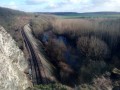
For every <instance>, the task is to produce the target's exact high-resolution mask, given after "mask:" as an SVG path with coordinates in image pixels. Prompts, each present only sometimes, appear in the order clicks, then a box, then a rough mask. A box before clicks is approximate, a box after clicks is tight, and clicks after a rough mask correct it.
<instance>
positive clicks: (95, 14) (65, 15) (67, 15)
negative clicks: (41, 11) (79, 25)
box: [52, 12, 120, 19]
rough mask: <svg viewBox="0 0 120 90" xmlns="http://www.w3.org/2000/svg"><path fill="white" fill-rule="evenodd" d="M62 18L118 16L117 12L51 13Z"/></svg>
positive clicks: (119, 15)
mask: <svg viewBox="0 0 120 90" xmlns="http://www.w3.org/2000/svg"><path fill="white" fill-rule="evenodd" d="M52 14H55V15H58V16H60V17H62V18H74V19H77V18H120V13H117V12H93V13H52Z"/></svg>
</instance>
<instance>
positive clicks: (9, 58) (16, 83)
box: [0, 26, 31, 90]
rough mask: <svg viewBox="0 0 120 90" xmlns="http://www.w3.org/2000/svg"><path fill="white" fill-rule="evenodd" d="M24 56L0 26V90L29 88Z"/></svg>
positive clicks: (23, 89)
mask: <svg viewBox="0 0 120 90" xmlns="http://www.w3.org/2000/svg"><path fill="white" fill-rule="evenodd" d="M27 67H28V64H27V61H26V60H25V58H24V54H23V53H22V51H21V50H20V49H19V48H18V47H17V45H16V43H15V41H14V40H13V39H12V37H11V36H10V34H8V33H7V32H6V31H5V29H4V28H3V27H1V26H0V90H25V89H26V88H28V87H30V86H31V83H30V82H29V81H28V79H27V77H26V74H25V73H24V71H25V69H26V68H27Z"/></svg>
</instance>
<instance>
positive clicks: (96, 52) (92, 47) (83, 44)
mask: <svg viewBox="0 0 120 90" xmlns="http://www.w3.org/2000/svg"><path fill="white" fill-rule="evenodd" d="M77 48H78V49H79V51H80V52H81V53H82V54H83V55H84V56H86V57H89V58H91V59H92V60H99V59H100V60H101V59H104V58H107V57H108V55H109V53H110V50H109V48H108V46H107V44H106V43H105V42H104V41H102V40H100V39H98V38H96V37H93V36H92V37H90V38H89V37H80V38H79V39H78V41H77Z"/></svg>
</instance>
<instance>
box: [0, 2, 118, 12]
mask: <svg viewBox="0 0 120 90" xmlns="http://www.w3.org/2000/svg"><path fill="white" fill-rule="evenodd" d="M0 6H2V7H7V8H12V9H17V10H22V11H27V12H96V11H97V12H98V11H120V0H1V1H0Z"/></svg>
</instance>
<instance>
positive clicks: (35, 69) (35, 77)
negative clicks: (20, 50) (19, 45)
mask: <svg viewBox="0 0 120 90" xmlns="http://www.w3.org/2000/svg"><path fill="white" fill-rule="evenodd" d="M21 34H22V37H23V39H24V42H25V45H26V48H27V50H28V52H29V56H30V66H31V74H32V82H33V85H39V84H43V83H44V82H43V79H42V76H41V70H40V65H42V63H40V62H39V60H38V56H37V55H36V53H35V50H34V48H33V46H32V44H31V42H30V41H29V38H28V37H27V35H26V33H25V32H24V29H23V30H21Z"/></svg>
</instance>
